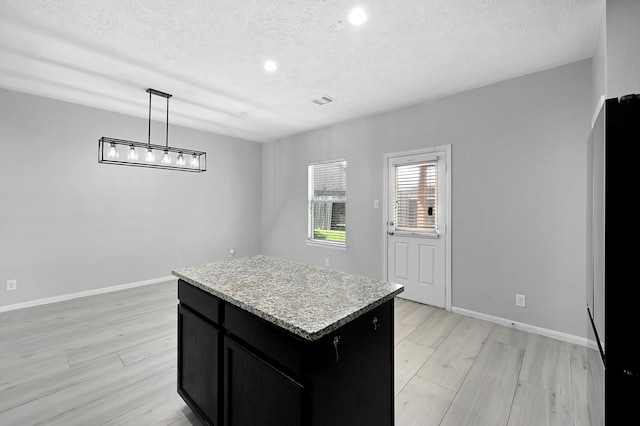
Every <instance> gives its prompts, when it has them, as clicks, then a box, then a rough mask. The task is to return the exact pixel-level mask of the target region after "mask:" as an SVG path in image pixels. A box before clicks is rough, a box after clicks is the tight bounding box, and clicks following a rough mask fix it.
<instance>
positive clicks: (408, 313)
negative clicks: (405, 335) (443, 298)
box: [394, 298, 438, 327]
mask: <svg viewBox="0 0 640 426" xmlns="http://www.w3.org/2000/svg"><path fill="white" fill-rule="evenodd" d="M396 300H401V302H399V303H397V304H396V306H395V309H394V316H395V320H396V322H400V323H403V324H407V325H410V326H413V327H417V326H419V325H420V324H422V323H423V322H424V321H425V320H426V319H427V318H429V316H431V315H433V314H434V313H435V312H437V311H438V308H435V307H433V306H429V305H424V304H421V303H415V302H411V301H408V300H406V299H398V298H396Z"/></svg>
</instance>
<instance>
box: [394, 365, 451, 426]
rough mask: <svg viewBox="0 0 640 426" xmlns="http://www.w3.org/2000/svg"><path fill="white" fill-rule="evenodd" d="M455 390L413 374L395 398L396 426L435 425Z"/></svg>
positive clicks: (440, 418)
mask: <svg viewBox="0 0 640 426" xmlns="http://www.w3.org/2000/svg"><path fill="white" fill-rule="evenodd" d="M454 396H455V392H452V391H450V390H449V389H446V388H443V387H441V386H438V385H436V384H435V383H432V382H430V381H428V380H426V379H423V378H422V377H419V376H414V377H413V378H412V379H411V381H410V382H409V383H408V384H407V386H405V387H404V389H402V392H400V394H399V395H398V396H397V397H396V400H395V420H396V426H418V425H419V426H437V425H439V424H440V421H441V420H442V417H443V416H444V415H445V413H446V411H447V408H448V407H449V405H450V404H451V401H452V400H453V398H454Z"/></svg>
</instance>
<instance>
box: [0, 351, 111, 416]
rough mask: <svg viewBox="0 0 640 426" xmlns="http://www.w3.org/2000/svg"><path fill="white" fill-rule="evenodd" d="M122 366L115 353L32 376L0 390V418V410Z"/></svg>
mask: <svg viewBox="0 0 640 426" xmlns="http://www.w3.org/2000/svg"><path fill="white" fill-rule="evenodd" d="M122 367H124V366H123V364H122V362H121V361H120V358H118V356H117V355H116V354H110V355H107V356H105V357H103V358H100V359H96V360H91V361H90V362H88V363H84V364H79V365H78V366H75V367H70V368H69V369H68V370H61V371H57V372H52V373H50V374H44V375H42V376H41V377H34V378H32V380H30V381H28V382H24V383H20V384H16V385H15V386H12V387H9V388H7V389H5V390H3V391H0V419H2V414H1V412H2V411H6V410H8V409H10V408H13V407H17V406H18V405H22V404H26V403H28V402H30V401H34V400H36V399H39V398H42V397H44V396H46V395H50V394H52V393H56V392H59V391H61V390H63V389H66V388H71V387H73V386H74V385H77V384H79V383H82V382H84V381H86V380H91V379H95V378H96V377H99V376H101V375H103V374H106V373H110V372H113V371H115V370H118V369H120V368H122ZM0 424H2V423H0Z"/></svg>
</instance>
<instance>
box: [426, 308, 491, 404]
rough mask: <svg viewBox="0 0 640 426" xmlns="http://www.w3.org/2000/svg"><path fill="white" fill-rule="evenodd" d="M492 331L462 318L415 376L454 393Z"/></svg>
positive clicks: (484, 323)
mask: <svg viewBox="0 0 640 426" xmlns="http://www.w3.org/2000/svg"><path fill="white" fill-rule="evenodd" d="M492 327H493V324H490V323H488V322H486V321H482V320H477V319H474V318H470V317H467V318H464V319H463V320H462V321H461V322H460V323H459V324H458V326H457V327H456V328H455V329H454V330H453V331H452V332H451V334H450V335H449V336H448V337H447V338H446V339H445V340H444V341H443V342H442V344H441V345H440V346H438V348H437V349H436V350H435V352H434V354H433V355H432V356H431V357H430V358H429V359H428V360H427V362H425V364H424V365H423V366H422V368H421V369H420V370H419V371H418V373H417V374H418V375H419V376H420V377H423V378H425V379H428V380H430V381H432V382H434V383H436V384H438V385H440V386H443V387H446V388H447V389H450V390H452V391H454V392H457V391H458V389H459V388H460V385H461V384H462V382H463V381H464V379H465V378H466V376H467V374H468V373H469V370H470V369H471V366H472V365H473V362H474V361H475V359H476V357H477V356H478V354H479V352H480V349H481V348H482V345H483V344H484V342H485V341H486V339H487V337H488V336H489V333H490V331H491V329H492Z"/></svg>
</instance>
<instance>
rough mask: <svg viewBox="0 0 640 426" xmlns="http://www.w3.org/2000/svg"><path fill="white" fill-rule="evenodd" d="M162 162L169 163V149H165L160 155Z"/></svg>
mask: <svg viewBox="0 0 640 426" xmlns="http://www.w3.org/2000/svg"><path fill="white" fill-rule="evenodd" d="M162 164H171V157H169V151H168V150H166V149H165V150H164V154H163V155H162Z"/></svg>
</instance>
